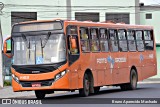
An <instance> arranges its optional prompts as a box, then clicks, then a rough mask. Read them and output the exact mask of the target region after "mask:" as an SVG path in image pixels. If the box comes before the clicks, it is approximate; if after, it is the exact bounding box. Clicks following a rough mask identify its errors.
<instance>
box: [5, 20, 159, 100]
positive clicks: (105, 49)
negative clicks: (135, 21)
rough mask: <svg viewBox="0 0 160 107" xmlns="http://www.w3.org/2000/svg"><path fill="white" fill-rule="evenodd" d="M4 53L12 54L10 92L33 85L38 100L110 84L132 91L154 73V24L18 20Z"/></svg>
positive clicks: (30, 88) (28, 89)
mask: <svg viewBox="0 0 160 107" xmlns="http://www.w3.org/2000/svg"><path fill="white" fill-rule="evenodd" d="M8 40H10V41H11V53H10V54H9V53H7V45H8ZM4 54H5V55H6V56H8V57H9V58H12V66H11V72H12V86H13V91H14V92H18V91H33V90H34V91H35V95H36V97H37V98H39V99H42V98H44V97H45V95H46V94H50V93H53V92H54V91H75V90H79V94H80V95H81V96H88V95H89V94H90V93H98V91H99V89H100V87H102V86H111V85H112V86H120V88H121V89H122V90H134V89H136V87H137V82H138V81H141V80H143V79H146V78H148V77H151V76H154V75H156V74H157V63H156V45H155V38H154V33H153V27H152V26H142V25H128V24H122V23H105V22H102V23H101V22H91V21H72V20H60V19H55V20H47V21H30V22H22V23H18V24H15V25H14V26H13V28H12V32H11V37H9V38H7V39H6V40H5V42H4Z"/></svg>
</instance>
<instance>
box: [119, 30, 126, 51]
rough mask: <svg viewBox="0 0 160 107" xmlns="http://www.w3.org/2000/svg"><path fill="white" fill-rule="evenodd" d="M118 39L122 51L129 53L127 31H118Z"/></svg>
mask: <svg viewBox="0 0 160 107" xmlns="http://www.w3.org/2000/svg"><path fill="white" fill-rule="evenodd" d="M118 39H119V49H120V51H122V52H123V51H124V52H126V51H128V47H127V39H126V31H125V30H118Z"/></svg>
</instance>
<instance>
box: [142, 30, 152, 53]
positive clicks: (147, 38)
mask: <svg viewBox="0 0 160 107" xmlns="http://www.w3.org/2000/svg"><path fill="white" fill-rule="evenodd" d="M144 39H145V50H153V49H154V42H153V31H150V30H145V31H144Z"/></svg>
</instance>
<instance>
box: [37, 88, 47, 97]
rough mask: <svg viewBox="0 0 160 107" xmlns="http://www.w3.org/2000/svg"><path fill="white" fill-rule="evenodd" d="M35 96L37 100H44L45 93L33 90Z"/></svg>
mask: <svg viewBox="0 0 160 107" xmlns="http://www.w3.org/2000/svg"><path fill="white" fill-rule="evenodd" d="M35 95H36V97H37V99H44V98H45V95H46V93H45V91H41V90H35Z"/></svg>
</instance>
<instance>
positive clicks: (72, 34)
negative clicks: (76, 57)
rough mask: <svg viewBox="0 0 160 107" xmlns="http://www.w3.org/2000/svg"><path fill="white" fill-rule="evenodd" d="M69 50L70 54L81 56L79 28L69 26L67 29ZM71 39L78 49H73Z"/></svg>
mask: <svg viewBox="0 0 160 107" xmlns="http://www.w3.org/2000/svg"><path fill="white" fill-rule="evenodd" d="M67 36H68V37H67V38H68V49H69V53H70V54H72V55H73V54H79V48H78V33H77V26H69V27H68V29H67ZM71 39H72V40H74V41H75V45H76V47H74V48H73V47H72V42H71Z"/></svg>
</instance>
